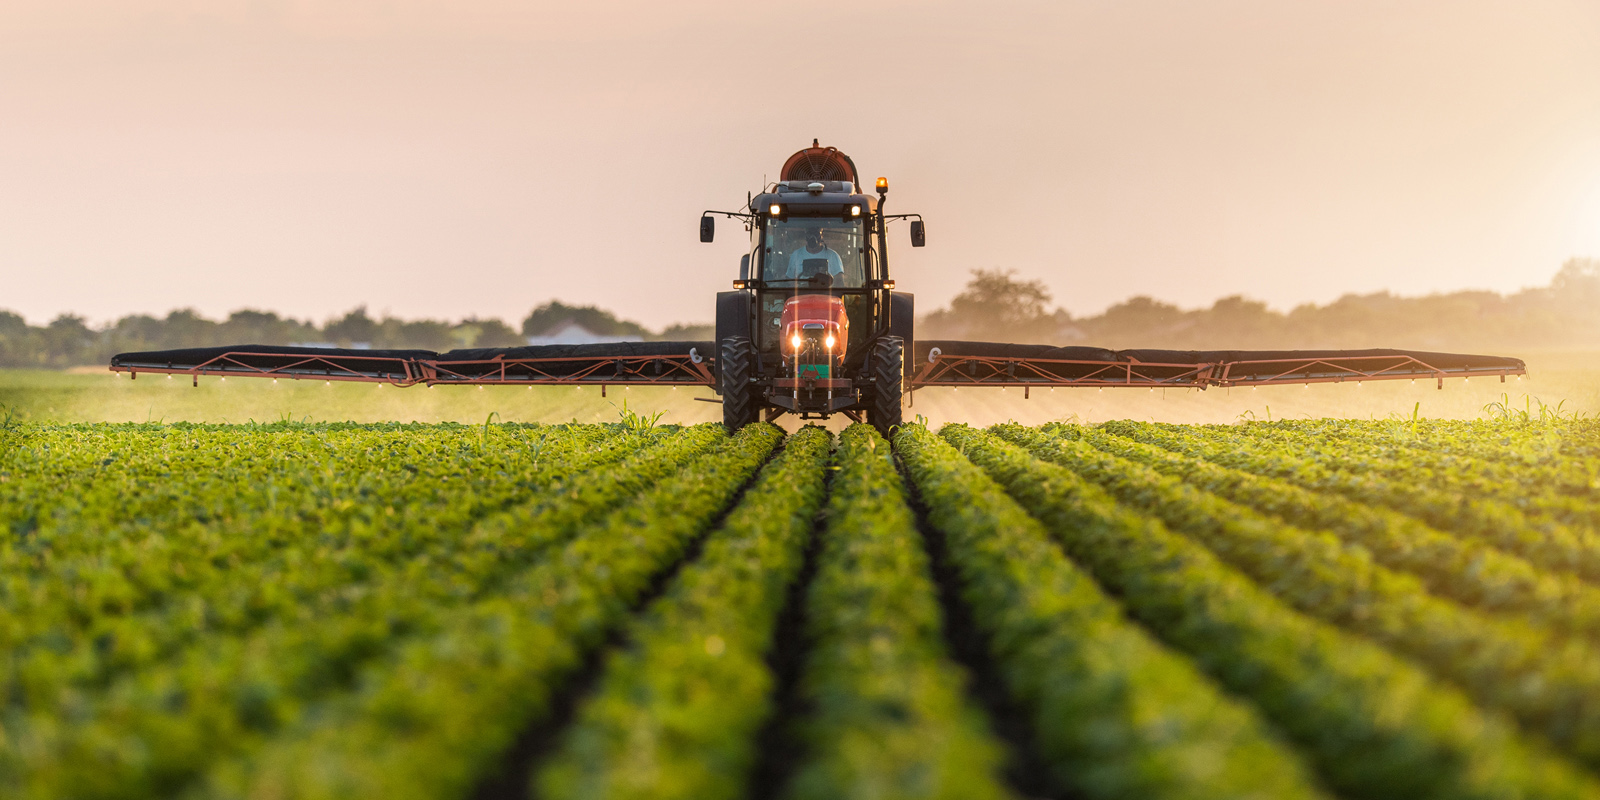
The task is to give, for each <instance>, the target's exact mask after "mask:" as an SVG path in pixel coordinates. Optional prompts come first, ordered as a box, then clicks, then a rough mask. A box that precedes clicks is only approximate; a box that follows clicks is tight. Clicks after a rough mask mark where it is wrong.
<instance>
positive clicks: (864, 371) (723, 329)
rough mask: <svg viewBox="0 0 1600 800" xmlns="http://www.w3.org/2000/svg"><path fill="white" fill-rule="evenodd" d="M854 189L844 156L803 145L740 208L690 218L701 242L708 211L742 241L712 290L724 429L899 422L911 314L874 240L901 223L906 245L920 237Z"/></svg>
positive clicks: (881, 195) (881, 190) (885, 249)
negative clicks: (794, 421) (841, 418)
mask: <svg viewBox="0 0 1600 800" xmlns="http://www.w3.org/2000/svg"><path fill="white" fill-rule="evenodd" d="M860 187H861V181H860V178H859V176H858V175H857V172H856V165H855V163H854V162H853V161H851V160H850V157H849V156H847V155H845V154H844V153H841V152H839V151H838V150H836V149H834V148H832V147H821V146H818V144H817V143H816V142H812V146H811V147H808V148H806V149H804V150H801V151H800V152H798V153H795V154H794V155H792V156H790V157H789V160H788V161H786V162H784V165H783V170H782V171H781V172H780V173H779V175H778V182H777V183H774V184H772V185H770V186H767V187H764V188H765V191H763V192H762V193H761V194H758V195H754V196H752V197H751V198H750V204H749V208H748V209H747V211H744V212H731V211H708V212H706V213H705V215H703V216H702V217H701V221H700V241H702V242H709V241H711V239H712V235H713V217H712V216H711V215H712V214H721V215H724V216H727V217H733V218H737V219H741V220H743V221H744V222H745V229H746V230H747V231H748V232H749V234H750V252H748V253H746V254H745V256H744V257H743V259H742V260H741V262H740V266H739V279H738V280H736V281H734V283H733V287H734V290H733V291H731V292H720V293H718V294H717V344H716V347H717V350H716V352H717V384H716V387H715V388H716V390H717V392H718V393H719V394H721V395H722V418H723V421H724V422H725V423H726V424H727V425H728V427H729V428H730V429H732V428H738V427H740V426H743V425H746V424H748V423H750V422H754V421H756V420H757V419H760V418H762V417H763V416H765V417H766V418H767V419H775V418H776V417H778V416H779V415H781V414H785V413H789V414H797V415H799V416H800V418H802V419H811V418H826V417H828V416H829V415H832V414H841V413H842V414H846V415H848V416H850V417H851V418H852V419H857V420H860V419H861V418H862V417H863V416H865V419H866V420H867V421H868V422H871V423H872V424H873V425H875V426H877V427H878V428H880V429H882V430H888V429H889V428H890V427H893V426H895V425H899V424H900V415H901V407H902V397H903V396H904V394H905V387H906V385H907V383H908V379H909V378H910V377H911V375H910V370H909V367H910V366H911V361H910V355H911V353H912V351H913V335H912V333H913V328H912V326H913V324H914V322H915V306H914V305H913V302H912V296H911V295H909V294H906V293H903V292H895V291H894V281H893V280H892V279H891V278H890V277H889V243H888V237H887V235H886V234H887V228H888V226H889V223H890V222H891V221H894V220H899V219H905V218H907V217H915V220H914V221H912V222H911V245H912V246H913V247H921V246H923V244H924V243H925V240H924V235H925V234H924V230H923V224H922V219H921V217H919V216H918V215H916V214H896V215H886V214H884V211H883V210H884V204H885V201H886V199H887V197H888V193H889V182H888V180H887V179H884V178H879V179H878V181H877V185H876V187H875V188H876V190H877V192H876V195H877V196H876V197H874V196H873V195H871V194H867V193H866V192H863V191H861V188H860Z"/></svg>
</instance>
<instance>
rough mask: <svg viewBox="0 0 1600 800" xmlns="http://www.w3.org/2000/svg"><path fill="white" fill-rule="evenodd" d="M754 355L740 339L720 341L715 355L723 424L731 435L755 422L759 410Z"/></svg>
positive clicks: (746, 343) (732, 338) (744, 339)
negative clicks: (753, 380)
mask: <svg viewBox="0 0 1600 800" xmlns="http://www.w3.org/2000/svg"><path fill="white" fill-rule="evenodd" d="M755 361H756V351H755V348H754V347H752V346H751V345H750V340H749V339H746V338H745V337H743V336H729V337H728V338H726V339H723V340H722V346H721V349H720V350H719V351H718V352H717V374H718V376H719V377H718V380H719V382H720V383H721V384H722V424H723V425H724V426H726V427H727V429H728V433H733V432H735V431H737V430H739V429H740V428H743V427H744V426H746V425H749V424H750V423H752V422H755V421H756V418H757V417H758V416H760V414H761V406H760V404H758V403H757V402H756V386H755V384H754V383H753V382H752V380H751V379H752V378H754V377H755V368H756V364H755Z"/></svg>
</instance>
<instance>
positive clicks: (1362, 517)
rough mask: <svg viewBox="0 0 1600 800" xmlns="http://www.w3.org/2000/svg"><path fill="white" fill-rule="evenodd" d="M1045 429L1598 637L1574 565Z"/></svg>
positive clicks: (1429, 579) (1596, 619)
mask: <svg viewBox="0 0 1600 800" xmlns="http://www.w3.org/2000/svg"><path fill="white" fill-rule="evenodd" d="M1043 430H1044V431H1046V432H1048V433H1051V434H1054V435H1055V436H1061V437H1072V438H1078V437H1081V438H1082V440H1083V441H1085V442H1087V443H1089V444H1091V445H1093V446H1094V447H1096V448H1099V449H1100V450H1103V451H1105V452H1107V453H1109V454H1111V455H1114V456H1117V457H1119V458H1124V459H1127V460H1129V461H1133V462H1137V463H1139V464H1143V465H1145V466H1147V467H1150V468H1152V469H1154V470H1156V471H1157V472H1160V473H1161V474H1162V475H1166V476H1170V477H1172V478H1174V479H1176V480H1180V481H1182V482H1183V483H1184V484H1186V485H1188V486H1191V487H1194V488H1195V489H1199V490H1203V491H1205V492H1209V493H1211V494H1214V495H1216V496H1217V497H1221V498H1226V499H1227V500H1231V501H1233V502H1235V503H1238V504H1240V505H1243V506H1248V507H1250V508H1252V509H1254V510H1256V511H1258V512H1261V513H1262V514H1266V515H1270V516H1272V517H1275V518H1277V519H1280V520H1282V521H1284V522H1287V523H1289V524H1290V525H1296V526H1300V527H1303V528H1306V529H1308V530H1313V531H1327V532H1329V533H1332V534H1334V535H1336V536H1338V537H1339V538H1340V539H1341V540H1343V541H1344V542H1345V543H1347V544H1348V545H1351V546H1354V547H1360V548H1362V549H1364V550H1365V551H1366V552H1368V553H1370V554H1371V555H1372V557H1373V559H1375V560H1376V561H1377V562H1378V563H1379V564H1382V565H1384V566H1386V567H1389V568H1391V569H1395V570H1399V571H1402V572H1406V573H1410V574H1412V575H1415V576H1416V577H1417V578H1418V579H1419V580H1421V581H1422V583H1423V585H1424V586H1426V587H1427V589H1428V591H1430V592H1432V593H1434V594H1438V595H1442V596H1446V597H1450V598H1453V599H1455V600H1457V601H1460V602H1462V603H1466V604H1469V605H1472V606H1475V607H1477V608H1481V609H1484V610H1486V611H1491V612H1497V613H1504V614H1510V615H1523V616H1526V617H1528V618H1529V619H1531V620H1533V621H1534V622H1536V623H1537V624H1538V625H1540V626H1543V627H1548V628H1550V629H1553V630H1557V631H1568V632H1575V633H1581V634H1583V635H1586V636H1589V637H1592V638H1595V639H1597V640H1600V589H1597V588H1595V587H1593V586H1590V585H1588V584H1585V583H1583V582H1582V581H1580V580H1578V579H1577V578H1575V577H1572V576H1570V575H1560V574H1551V573H1548V572H1544V571H1541V570H1540V569H1539V568H1538V567H1536V566H1534V565H1533V564H1530V563H1529V562H1528V561H1526V560H1525V559H1522V558H1519V557H1517V556H1515V555H1512V554H1510V553H1507V552H1504V551H1501V550H1497V549H1495V548H1493V547H1490V546H1489V545H1487V544H1485V543H1483V542H1482V541H1479V540H1473V539H1462V538H1457V537H1455V536H1451V535H1449V534H1447V533H1444V532H1442V531H1439V530H1436V529H1434V528H1431V527H1429V526H1428V525H1426V524H1424V523H1422V522H1421V521H1419V520H1416V519H1413V518H1411V517H1408V516H1406V515H1404V514H1401V513H1399V512H1396V511H1393V510H1390V509H1386V508H1375V507H1373V506H1369V505H1365V504H1362V503H1358V502H1355V501H1353V500H1349V499H1346V498H1344V497H1342V496H1339V495H1332V494H1321V493H1317V492H1312V491H1309V490H1307V489H1304V488H1301V487H1300V486H1297V485H1295V484H1293V483H1290V482H1288V481H1286V480H1282V479H1278V478H1269V477H1264V476H1261V475H1254V474H1251V473H1249V472H1244V471H1242V470H1237V469H1230V468H1228V467H1224V466H1221V465H1218V464H1213V463H1211V462H1209V461H1204V460H1201V459H1198V458H1194V457H1192V456H1187V455H1183V454H1181V453H1176V452H1173V451H1170V450H1165V449H1162V448H1160V447H1156V446H1154V445H1149V444H1144V443H1142V442H1138V441H1134V440H1132V439H1127V438H1123V437H1120V436H1113V435H1110V434H1108V433H1105V432H1103V431H1101V430H1097V429H1094V428H1085V427H1080V426H1075V425H1048V426H1045V428H1044V429H1043ZM1021 433H1022V432H1020V431H1019V432H1018V434H1021ZM1023 435H1025V434H1023ZM1013 438H1014V439H1015V436H1014V437H1013ZM1028 438H1030V439H1031V438H1032V437H1031V436H1029V437H1028Z"/></svg>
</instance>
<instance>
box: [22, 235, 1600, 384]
mask: <svg viewBox="0 0 1600 800" xmlns="http://www.w3.org/2000/svg"><path fill="white" fill-rule="evenodd" d="M567 322H575V323H577V324H579V325H581V326H583V327H584V328H585V329H587V330H589V331H590V332H592V333H596V334H602V335H607V336H628V337H633V336H636V337H639V338H642V339H647V340H688V341H702V340H707V339H711V338H712V337H713V335H714V334H713V331H712V327H711V326H710V325H674V326H672V327H669V328H666V329H665V330H661V331H651V330H649V329H647V328H645V327H644V326H642V325H639V324H638V323H636V322H631V321H628V320H624V319H619V318H618V317H617V316H616V315H614V314H612V313H611V312H610V311H606V310H604V309H600V308H597V307H595V306H571V305H566V304H564V303H562V302H560V301H558V300H555V301H551V302H549V303H546V304H544V305H542V306H539V307H538V308H535V309H534V310H533V311H532V312H531V313H529V315H528V316H527V317H526V318H525V319H524V320H523V321H522V326H521V328H520V329H513V328H512V327H511V326H510V325H508V324H506V323H505V322H502V321H501V320H498V319H481V318H476V317H470V318H467V319H464V320H460V321H458V322H446V321H442V320H430V319H422V320H403V319H398V318H395V317H390V316H385V317H383V318H381V319H374V318H373V317H371V316H370V315H369V314H368V313H367V310H366V308H365V307H360V308H356V309H354V310H352V311H350V312H349V313H347V314H345V315H344V316H342V317H339V318H337V319H334V320H330V321H328V322H327V323H325V324H323V325H320V326H319V325H317V324H315V323H313V322H310V321H308V320H297V319H293V318H289V317H280V316H278V315H277V314H275V313H273V312H270V311H255V310H242V311H235V312H233V313H232V314H229V315H228V318H227V319H224V320H213V319H207V318H206V317H204V316H201V315H200V314H198V313H196V312H195V311H193V310H191V309H179V310H177V311H173V312H171V313H169V314H167V315H166V317H164V318H158V317H154V316H150V315H145V314H134V315H130V316H126V317H123V318H121V319H119V320H117V321H115V322H113V323H110V324H108V325H105V326H102V327H95V326H91V325H89V324H88V323H87V321H85V320H84V319H83V318H82V317H80V316H76V315H73V314H62V315H61V316H59V317H56V318H55V319H54V320H52V321H50V323H48V324H46V325H42V326H32V325H29V324H27V322H26V321H25V320H24V319H23V318H22V317H21V316H19V315H17V314H14V313H11V312H8V311H0V367H33V368H61V367H69V366H78V365H87V364H105V363H107V362H108V361H109V360H110V359H111V356H113V355H115V354H117V353H122V352H129V351H136V350H168V349H176V348H184V347H214V346H218V345H226V344H272V345H288V344H323V345H330V346H338V347H372V348H377V349H420V350H435V351H444V350H451V349H455V348H465V347H514V346H517V345H521V344H524V343H526V341H527V337H529V336H537V335H541V334H544V333H546V332H548V331H550V330H552V329H554V328H555V327H557V326H559V325H561V324H563V323H567ZM917 336H918V337H919V338H922V339H969V340H975V341H999V342H1031V343H1040V344H1057V345H1092V346H1096V347H1108V348H1113V349H1122V348H1134V347H1139V348H1173V349H1196V350H1210V349H1275V350H1280V349H1281V350H1287V349H1306V348H1366V347H1394V348H1401V349H1412V350H1473V351H1480V352H1510V351H1511V350H1513V349H1515V348H1595V347H1600V259H1573V260H1571V261H1568V262H1567V263H1566V264H1565V265H1563V266H1562V268H1561V270H1560V272H1558V273H1557V274H1556V276H1555V278H1554V279H1553V280H1552V281H1551V282H1550V285H1549V286H1543V287H1538V288H1532V289H1524V290H1522V291H1520V292H1516V293H1514V294H1510V295H1503V294H1499V293H1496V292H1488V291H1463V292H1450V293H1444V294H1432V295H1427V296H1425V297H1398V296H1395V295H1393V294H1390V293H1388V292H1379V293H1376V294H1364V295H1359V294H1350V295H1345V296H1344V297H1341V298H1339V299H1338V300H1335V301H1334V302H1332V303H1328V304H1326V305H1316V304H1314V303H1308V304H1305V305H1301V306H1298V307H1296V308H1294V309H1291V310H1289V311H1286V312H1285V311H1275V310H1273V309H1271V308H1268V307H1267V305H1266V304H1265V303H1262V302H1260V301H1257V300H1251V299H1249V298H1246V297H1244V296H1242V295H1234V296H1231V297H1224V298H1222V299H1221V300H1218V301H1216V303H1214V304H1212V305H1211V307H1209V308H1200V309H1183V308H1180V307H1178V306H1175V305H1172V304H1170V303H1165V302H1162V301H1160V300H1156V299H1154V298H1150V297H1134V298H1131V299H1129V300H1126V301H1124V302H1122V303H1118V304H1117V305H1114V306H1112V307H1111V308H1109V309H1106V311H1105V312H1103V313H1101V314H1098V315H1095V316H1089V317H1081V318H1077V317H1073V316H1072V315H1071V314H1069V313H1068V312H1067V311H1066V310H1064V309H1061V308H1052V307H1051V295H1050V292H1049V290H1047V289H1046V288H1045V286H1044V284H1043V283H1042V282H1041V281H1038V280H1024V279H1022V278H1019V277H1017V275H1016V273H1015V272H1010V271H1003V270H975V271H973V273H972V280H971V281H970V282H969V283H968V284H967V286H966V288H965V289H964V290H963V291H962V292H961V293H960V294H958V295H957V296H956V297H955V298H954V299H953V300H952V301H951V303H950V306H949V307H948V308H942V309H939V310H936V311H934V312H932V313H930V314H927V315H925V316H923V317H922V318H921V319H920V320H919V322H918V325H917Z"/></svg>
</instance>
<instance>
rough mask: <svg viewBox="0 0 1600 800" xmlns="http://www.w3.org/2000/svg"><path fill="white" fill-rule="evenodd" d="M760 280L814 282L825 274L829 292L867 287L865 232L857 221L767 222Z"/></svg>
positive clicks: (800, 220)
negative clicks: (828, 282)
mask: <svg viewBox="0 0 1600 800" xmlns="http://www.w3.org/2000/svg"><path fill="white" fill-rule="evenodd" d="M762 248H763V250H764V251H765V252H764V253H763V256H764V257H763V259H762V264H763V268H762V274H761V279H762V280H763V281H766V282H768V283H778V284H779V285H782V283H783V282H785V281H787V282H791V283H798V282H800V281H807V282H811V281H817V280H819V278H818V276H820V275H822V274H827V275H828V276H829V277H830V278H831V287H830V288H833V289H860V288H863V287H865V286H866V285H867V270H866V248H867V237H866V230H865V228H864V227H863V226H862V224H861V222H860V221H859V220H856V221H851V222H845V221H843V220H840V219H838V218H826V217H824V218H816V217H810V218H790V219H787V220H778V219H771V220H768V221H767V225H766V242H764V243H763V245H762Z"/></svg>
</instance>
